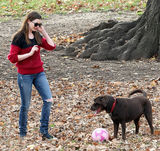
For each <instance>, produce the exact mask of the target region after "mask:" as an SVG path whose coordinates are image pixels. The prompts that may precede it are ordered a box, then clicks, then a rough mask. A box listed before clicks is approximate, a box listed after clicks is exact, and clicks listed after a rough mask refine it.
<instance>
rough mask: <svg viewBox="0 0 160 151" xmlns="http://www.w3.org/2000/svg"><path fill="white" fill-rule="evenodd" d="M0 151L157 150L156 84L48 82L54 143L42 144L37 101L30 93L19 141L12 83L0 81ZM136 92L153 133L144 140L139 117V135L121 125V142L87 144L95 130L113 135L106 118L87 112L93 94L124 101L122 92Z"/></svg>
mask: <svg viewBox="0 0 160 151" xmlns="http://www.w3.org/2000/svg"><path fill="white" fill-rule="evenodd" d="M0 83H1V87H0V95H1V101H0V106H1V110H0V138H1V142H0V150H3V151H5V150H6V151H7V150H11V151H12V150H24V151H31V150H36V151H41V150H84V151H85V150H88V151H89V150H102V151H103V150H104V151H106V150H116V149H120V150H121V149H123V150H142V149H143V150H149V151H151V150H159V149H160V148H159V145H160V139H159V136H160V115H159V110H160V107H159V104H160V100H159V97H160V96H159V92H160V82H159V80H151V81H148V82H144V81H140V80H139V81H134V82H133V81H130V82H120V81H115V82H105V81H103V80H91V79H83V80H81V81H68V80H67V79H59V80H50V87H51V90H52V93H53V98H54V104H53V106H52V111H51V116H50V126H49V127H50V132H51V133H52V134H53V135H55V136H56V137H57V138H58V141H52V140H50V141H43V140H42V138H41V136H40V134H39V119H40V113H41V106H42V101H41V98H40V96H39V95H38V93H37V92H36V90H35V89H33V93H32V101H31V106H30V111H29V119H28V135H27V137H26V138H25V140H24V142H25V143H21V142H20V141H19V136H18V116H19V115H18V114H19V107H20V96H19V90H18V87H17V83H16V81H14V80H13V81H5V80H3V81H0ZM135 88H142V89H143V90H145V91H146V92H147V93H148V98H149V99H150V101H151V102H152V108H153V123H154V128H155V134H154V135H153V136H151V135H150V130H149V126H148V124H147V122H146V120H145V118H144V117H142V118H141V119H140V133H139V134H138V135H135V134H134V130H135V127H134V124H133V122H130V123H127V140H126V141H125V142H124V141H122V139H121V136H120V135H121V130H119V137H118V139H111V140H110V141H107V142H102V143H99V142H93V141H92V139H91V133H92V131H93V130H94V129H95V128H99V127H103V128H106V129H107V130H108V132H109V134H110V136H111V137H112V136H113V124H112V121H111V119H110V117H109V116H108V115H107V114H106V113H105V112H102V113H100V114H99V115H97V116H94V113H93V112H92V111H91V110H90V106H91V104H92V103H93V99H94V98H95V97H97V96H99V95H105V94H110V95H113V96H114V97H127V95H128V93H129V92H130V91H131V90H133V89H135Z"/></svg>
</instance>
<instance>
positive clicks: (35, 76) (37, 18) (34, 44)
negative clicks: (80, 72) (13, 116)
mask: <svg viewBox="0 0 160 151" xmlns="http://www.w3.org/2000/svg"><path fill="white" fill-rule="evenodd" d="M41 19H42V17H41V15H40V14H39V13H37V12H35V11H33V12H31V13H29V14H28V15H27V17H26V19H25V20H24V23H23V25H22V28H21V29H20V30H19V31H18V32H17V33H16V34H15V35H14V37H13V40H12V43H11V48H10V53H9V55H8V59H9V60H10V62H11V63H15V64H16V67H17V72H18V86H19V89H20V95H21V107H20V113H19V130H20V137H21V138H23V137H24V136H26V134H27V117H28V110H29V106H30V100H31V91H32V84H33V85H34V86H35V88H36V89H37V90H38V92H39V94H40V95H41V97H42V99H43V107H42V112H41V119H40V123H41V125H40V133H41V134H42V137H43V138H47V139H52V138H54V137H53V136H51V135H50V134H49V133H48V123H49V116H50V110H51V105H52V101H53V99H52V93H51V90H50V88H49V84H48V81H47V79H46V76H45V73H44V69H43V62H42V61H41V58H40V48H41V47H42V48H44V49H47V50H53V49H55V47H56V45H55V44H54V43H53V41H52V39H51V38H50V37H49V35H48V34H47V32H46V31H45V29H44V27H43V26H42V20H41Z"/></svg>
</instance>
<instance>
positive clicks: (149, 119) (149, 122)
mask: <svg viewBox="0 0 160 151" xmlns="http://www.w3.org/2000/svg"><path fill="white" fill-rule="evenodd" d="M145 117H146V119H147V122H148V124H149V127H150V129H151V134H153V133H154V128H153V125H152V114H145Z"/></svg>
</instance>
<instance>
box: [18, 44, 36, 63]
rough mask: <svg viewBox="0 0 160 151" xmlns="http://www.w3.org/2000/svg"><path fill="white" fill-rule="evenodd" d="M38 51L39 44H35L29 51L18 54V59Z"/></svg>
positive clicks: (25, 57)
mask: <svg viewBox="0 0 160 151" xmlns="http://www.w3.org/2000/svg"><path fill="white" fill-rule="evenodd" d="M36 51H38V45H34V46H33V47H32V49H31V51H30V52H29V53H26V54H23V55H18V61H22V60H24V59H27V58H29V57H31V56H32V55H33V54H34V53H35V52H36Z"/></svg>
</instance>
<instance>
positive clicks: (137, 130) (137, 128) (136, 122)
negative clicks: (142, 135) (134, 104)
mask: <svg viewBox="0 0 160 151" xmlns="http://www.w3.org/2000/svg"><path fill="white" fill-rule="evenodd" d="M139 119H140V117H139V118H137V119H135V120H134V124H135V126H136V134H138V132H139Z"/></svg>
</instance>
